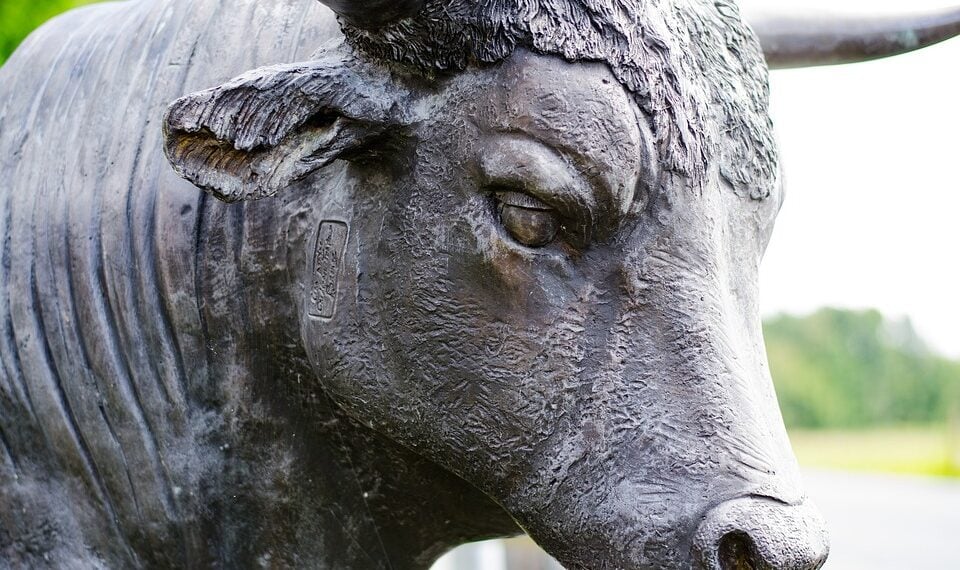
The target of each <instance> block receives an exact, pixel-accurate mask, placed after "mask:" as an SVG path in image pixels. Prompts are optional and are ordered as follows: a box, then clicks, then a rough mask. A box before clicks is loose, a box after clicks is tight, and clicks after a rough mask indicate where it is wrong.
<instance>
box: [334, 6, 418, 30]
mask: <svg viewBox="0 0 960 570" xmlns="http://www.w3.org/2000/svg"><path fill="white" fill-rule="evenodd" d="M425 1H426V0H320V2H321V3H322V4H325V5H326V6H327V7H328V8H330V9H331V10H333V11H334V12H336V13H337V14H338V15H339V16H341V17H342V18H343V19H344V20H346V21H347V22H348V23H349V24H351V25H353V26H356V27H358V28H379V27H381V26H383V25H386V24H389V23H390V22H392V21H394V20H399V19H400V18H406V17H408V16H413V15H414V14H416V13H417V12H418V11H420V8H422V7H423V5H424V3H425Z"/></svg>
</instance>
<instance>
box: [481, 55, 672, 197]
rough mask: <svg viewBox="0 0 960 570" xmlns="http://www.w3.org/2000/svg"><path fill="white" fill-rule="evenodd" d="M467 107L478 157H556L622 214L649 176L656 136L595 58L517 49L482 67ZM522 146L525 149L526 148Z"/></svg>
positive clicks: (587, 188)
mask: <svg viewBox="0 0 960 570" xmlns="http://www.w3.org/2000/svg"><path fill="white" fill-rule="evenodd" d="M479 75H480V82H481V85H482V87H481V88H480V89H476V88H474V89H471V90H470V91H469V92H468V93H467V95H466V97H467V98H468V99H469V104H467V105H465V106H464V108H465V109H473V110H475V111H474V112H475V116H473V117H470V119H471V121H472V122H474V123H475V124H476V125H477V127H478V128H479V136H480V139H481V140H480V152H481V155H483V156H481V161H482V160H483V159H486V160H487V162H488V164H489V162H490V161H491V159H492V160H493V161H497V160H503V161H506V162H509V161H511V160H512V161H515V162H516V164H515V165H509V164H507V165H505V167H507V168H509V167H514V166H515V168H516V169H517V170H522V169H523V167H524V164H523V163H524V160H526V159H531V160H538V157H537V156H536V155H537V154H538V152H537V149H538V148H539V149H540V150H541V151H542V152H541V153H540V154H541V155H549V156H550V158H549V159H547V160H546V162H547V163H549V162H550V160H553V159H559V161H560V162H563V163H564V165H565V166H567V167H568V168H569V170H570V172H571V173H572V175H573V177H575V178H577V179H579V180H580V181H582V182H585V184H584V191H585V192H586V193H590V194H592V195H591V196H588V197H586V198H587V199H585V200H583V201H584V202H587V203H592V204H593V205H595V206H597V207H598V208H599V209H600V210H601V211H603V210H607V209H608V208H609V209H612V210H614V211H618V213H620V214H623V213H626V211H627V210H628V209H629V208H630V205H631V204H632V203H633V201H634V198H635V197H636V193H637V190H638V187H641V183H649V184H652V183H653V180H652V179H653V178H655V170H656V169H655V168H653V167H652V165H654V164H656V160H655V157H654V153H655V150H654V146H653V137H652V136H651V134H650V131H649V128H648V127H647V124H646V121H645V120H644V119H643V117H642V116H641V114H640V111H639V109H638V108H637V106H636V104H635V103H634V101H633V98H632V97H631V96H630V95H629V94H628V93H627V92H626V91H625V90H624V88H623V87H622V86H621V85H620V83H619V82H618V81H617V80H616V78H615V77H614V76H613V74H612V73H611V71H610V70H609V68H608V67H607V66H605V65H603V64H600V63H570V62H567V61H564V60H563V59H560V58H558V57H554V56H544V55H538V54H534V53H532V52H529V51H526V50H517V52H516V53H515V54H514V55H513V56H512V57H510V58H509V59H508V60H507V61H505V62H504V63H503V64H502V65H500V66H497V67H493V68H487V69H484V70H480V72H479ZM520 149H525V152H524V151H523V150H520Z"/></svg>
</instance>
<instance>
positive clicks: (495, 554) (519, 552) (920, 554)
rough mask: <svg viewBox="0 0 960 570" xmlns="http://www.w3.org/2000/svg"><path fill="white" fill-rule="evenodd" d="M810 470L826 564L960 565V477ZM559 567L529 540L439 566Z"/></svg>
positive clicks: (460, 554) (924, 569)
mask: <svg viewBox="0 0 960 570" xmlns="http://www.w3.org/2000/svg"><path fill="white" fill-rule="evenodd" d="M804 477H805V479H806V481H807V488H808V491H809V492H810V496H811V497H812V498H813V500H814V501H815V502H816V503H817V505H818V506H819V507H820V510H821V511H822V512H823V515H824V517H825V518H826V519H827V521H828V524H829V525H830V534H831V544H832V546H831V551H830V560H829V561H828V562H827V565H826V566H825V568H826V570H960V482H953V481H946V480H938V479H924V478H916V477H900V476H893V475H864V474H852V473H841V472H832V471H812V470H808V471H806V472H805V473H804ZM521 559H523V560H524V562H522V563H519V562H515V563H514V564H512V565H511V564H508V563H507V560H513V561H519V560H521ZM555 568H557V566H556V565H555V563H553V564H551V563H550V561H547V560H541V561H534V560H533V559H532V558H531V555H530V553H529V552H528V550H527V548H525V547H523V546H522V545H520V546H517V545H513V546H511V548H510V552H509V553H508V552H507V550H506V549H505V548H504V547H503V545H502V544H500V543H497V542H492V543H481V544H480V545H473V546H470V547H467V548H466V549H464V550H460V551H455V552H454V553H453V554H452V555H451V556H450V557H448V558H447V559H446V560H444V561H441V563H440V564H438V565H437V566H435V567H434V569H433V570H540V569H543V570H548V569H549V570H553V569H555Z"/></svg>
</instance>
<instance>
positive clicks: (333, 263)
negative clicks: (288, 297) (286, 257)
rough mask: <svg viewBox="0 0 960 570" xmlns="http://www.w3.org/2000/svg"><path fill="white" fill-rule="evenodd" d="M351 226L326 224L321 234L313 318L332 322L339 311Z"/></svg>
mask: <svg viewBox="0 0 960 570" xmlns="http://www.w3.org/2000/svg"><path fill="white" fill-rule="evenodd" d="M348 233H349V230H348V228H347V224H345V223H343V222H335V221H332V220H324V221H323V222H321V223H320V231H319V232H317V252H316V254H315V255H314V258H313V287H312V289H311V290H310V291H311V292H310V316H312V317H319V318H322V319H329V318H331V317H333V315H334V313H335V312H336V310H337V293H338V291H339V290H340V273H341V271H342V268H343V254H344V251H345V250H346V246H347V235H348Z"/></svg>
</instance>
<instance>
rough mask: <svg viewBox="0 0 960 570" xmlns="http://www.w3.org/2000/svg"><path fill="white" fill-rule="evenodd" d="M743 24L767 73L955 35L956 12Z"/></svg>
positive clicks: (959, 24)
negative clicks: (761, 55)
mask: <svg viewBox="0 0 960 570" xmlns="http://www.w3.org/2000/svg"><path fill="white" fill-rule="evenodd" d="M747 19H748V20H749V21H750V24H751V25H752V26H753V29H754V31H755V32H756V33H757V36H759V38H760V44H761V45H762V46H763V53H764V56H765V57H766V59H767V65H769V66H770V69H786V68H792V67H812V66H817V65H834V64H839V63H856V62H860V61H869V60H872V59H879V58H882V57H888V56H892V55H898V54H901V53H907V52H910V51H913V50H917V49H921V48H925V47H927V46H930V45H933V44H935V43H939V42H942V41H944V40H947V39H950V38H952V37H954V36H956V35H958V34H960V7H958V8H950V9H947V10H938V11H932V12H927V13H921V14H913V15H909V16H868V17H863V16H842V15H836V14H833V15H831V14H824V13H819V14H817V13H803V14H800V13H794V14H773V13H768V14H763V13H758V14H756V15H754V17H749V16H748V18H747Z"/></svg>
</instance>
